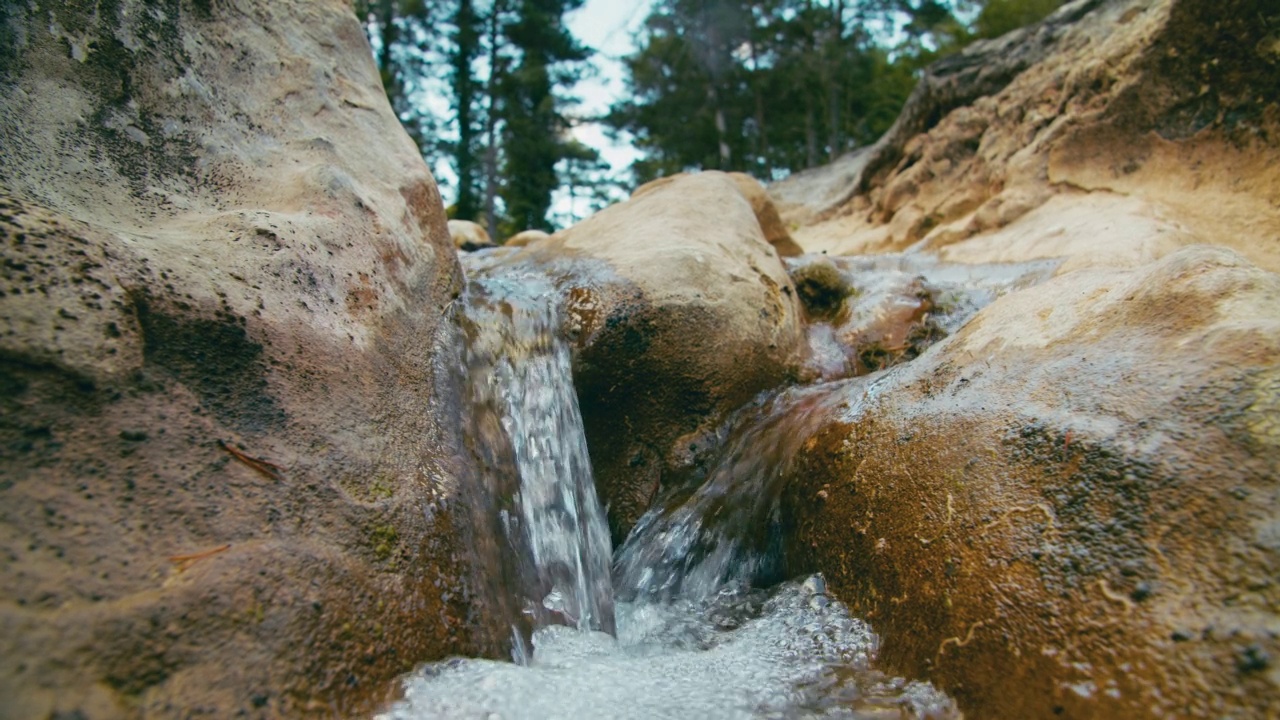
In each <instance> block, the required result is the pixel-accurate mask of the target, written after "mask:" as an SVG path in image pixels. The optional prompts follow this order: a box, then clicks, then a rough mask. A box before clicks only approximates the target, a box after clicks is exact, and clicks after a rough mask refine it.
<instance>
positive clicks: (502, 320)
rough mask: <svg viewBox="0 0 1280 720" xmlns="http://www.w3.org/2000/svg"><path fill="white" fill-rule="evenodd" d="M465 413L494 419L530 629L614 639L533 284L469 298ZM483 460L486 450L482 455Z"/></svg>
mask: <svg viewBox="0 0 1280 720" xmlns="http://www.w3.org/2000/svg"><path fill="white" fill-rule="evenodd" d="M468 299H469V306H468V317H469V321H470V322H469V328H468V330H469V332H468V340H469V342H468V348H467V365H468V371H469V373H470V387H471V395H472V398H471V400H472V407H473V408H474V409H475V411H476V412H477V413H480V414H484V413H491V414H493V416H494V417H496V418H497V420H498V424H499V425H500V427H501V434H502V437H500V438H497V439H495V438H493V437H492V435H493V432H492V431H490V433H489V435H490V437H488V438H485V439H482V442H487V443H489V444H490V445H493V444H500V445H503V446H506V447H508V448H509V452H510V454H511V455H512V456H513V458H514V465H515V470H516V473H517V475H518V484H517V486H516V488H515V490H514V500H515V503H514V506H515V507H514V508H512V509H506V510H504V511H503V513H504V517H503V527H504V529H505V530H506V533H507V536H508V540H509V541H510V542H511V544H512V547H513V549H515V550H516V551H521V550H524V551H527V552H528V553H529V555H530V559H531V561H532V568H531V569H530V570H531V571H530V572H527V573H526V575H527V576H531V577H530V578H529V581H528V582H527V583H526V584H527V585H528V587H525V588H523V590H524V592H525V595H526V596H525V598H523V600H525V601H526V613H527V614H529V615H530V616H531V617H533V618H534V619H535V623H534V625H535V627H541V626H544V625H547V624H551V623H561V624H568V625H571V626H574V627H576V628H578V629H579V630H603V631H605V632H609V633H612V632H614V618H613V591H612V586H611V584H610V580H609V565H610V554H611V552H612V546H611V543H610V540H609V527H608V524H607V522H606V520H605V515H604V510H603V509H602V508H601V506H600V501H599V500H598V499H597V498H596V489H595V481H594V479H593V478H592V475H591V459H590V457H589V456H588V454H587V442H586V436H585V434H584V431H583V428H582V415H581V413H580V412H579V410H578V397H577V395H576V394H575V392H574V389H573V377H572V369H571V366H570V356H569V347H568V345H567V343H566V342H565V341H564V339H563V338H561V337H560V336H559V334H558V333H559V328H560V322H559V309H558V307H557V295H556V293H555V290H554V288H553V287H552V286H551V284H550V283H549V282H548V281H547V279H546V278H544V277H542V276H540V275H538V274H534V273H529V274H519V275H515V276H511V275H506V276H503V275H499V276H497V277H481V278H479V279H477V280H475V281H474V282H473V283H472V287H471V288H470V290H469V298H468ZM490 450H491V451H492V448H490Z"/></svg>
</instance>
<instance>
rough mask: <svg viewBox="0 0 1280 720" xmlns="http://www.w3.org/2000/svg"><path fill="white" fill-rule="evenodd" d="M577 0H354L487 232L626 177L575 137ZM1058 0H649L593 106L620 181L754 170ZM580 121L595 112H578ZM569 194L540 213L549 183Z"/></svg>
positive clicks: (456, 210) (601, 193) (408, 103)
mask: <svg viewBox="0 0 1280 720" xmlns="http://www.w3.org/2000/svg"><path fill="white" fill-rule="evenodd" d="M583 2H584V0H355V9H356V13H357V15H358V16H359V17H361V18H362V19H363V20H364V22H365V27H366V30H367V31H368V34H369V39H370V44H371V46H372V47H373V51H374V56H375V59H376V61H377V63H378V68H379V71H380V72H381V75H382V83H383V87H384V88H385V89H386V91H387V95H388V98H389V99H390V100H391V104H392V107H393V108H394V109H395V111H396V114H397V116H398V117H399V118H400V120H401V122H402V123H403V124H404V126H405V128H406V130H408V132H409V134H410V136H412V137H413V138H414V140H415V141H416V142H417V143H418V146H419V149H420V150H421V152H422V153H423V156H424V157H425V158H426V160H427V162H428V164H429V165H431V166H432V168H433V169H434V170H435V171H436V174H437V177H439V178H441V179H442V180H443V181H445V184H452V185H453V190H454V192H453V193H452V194H453V196H454V197H455V198H456V202H455V204H454V205H453V206H452V207H451V208H450V214H451V216H456V217H461V218H465V219H473V220H477V221H480V222H481V223H482V224H484V225H485V226H486V227H487V228H488V229H489V232H490V233H491V234H492V235H494V236H495V237H499V238H500V237H503V236H507V235H510V234H514V233H515V232H518V231H521V230H525V229H531V228H536V229H543V230H553V229H554V227H555V225H557V224H560V223H571V222H574V221H576V220H578V219H580V218H581V217H582V214H581V213H584V212H591V211H593V210H595V209H598V208H599V207H601V206H602V205H603V204H605V203H607V202H609V201H610V200H611V199H612V196H613V194H614V192H615V190H614V188H617V187H618V186H619V185H620V184H621V183H622V180H621V179H620V178H619V177H618V176H617V174H616V173H614V172H611V169H610V168H609V167H608V165H607V164H606V163H604V162H603V161H602V160H601V158H600V156H599V153H598V152H596V151H595V150H593V149H591V148H588V147H586V146H585V145H583V144H582V143H581V142H579V141H577V140H575V139H574V138H573V132H572V119H571V118H570V117H568V116H567V113H566V107H567V105H568V103H569V99H568V98H567V97H566V94H567V93H568V92H569V91H570V90H571V89H572V88H573V86H574V85H575V84H576V82H577V81H578V80H579V79H580V78H581V77H582V76H583V74H584V73H585V72H588V71H589V69H590V68H589V66H588V65H587V64H586V63H585V62H584V61H585V60H587V59H588V58H589V54H590V53H589V50H588V49H587V48H584V47H583V46H582V45H581V44H580V43H579V42H578V41H577V40H576V39H575V38H574V37H573V36H572V35H571V33H570V32H569V31H568V29H567V28H566V27H565V24H564V16H565V14H566V13H568V12H570V11H572V10H575V9H577V8H579V7H581V6H582V4H583ZM1061 2H1062V0H654V1H653V5H652V8H651V12H650V14H649V16H648V18H647V20H646V22H645V24H644V27H643V30H642V31H641V33H640V35H639V37H638V38H637V42H638V45H639V49H638V50H637V51H636V52H635V53H634V54H633V55H632V56H630V57H628V58H626V59H625V69H626V71H627V75H628V81H629V89H630V93H629V96H628V97H627V98H626V99H624V100H622V101H620V102H618V103H617V104H616V105H614V107H613V108H612V109H611V111H610V112H609V114H608V116H607V117H606V118H602V119H595V120H602V121H603V122H604V123H605V124H606V125H608V126H609V127H610V128H611V129H612V131H613V132H614V133H615V134H616V135H618V136H620V137H627V138H629V139H631V140H632V141H633V142H634V144H635V146H636V148H637V149H638V150H639V151H640V152H641V158H640V159H639V160H638V161H636V162H635V164H634V165H633V167H632V168H630V173H631V178H630V182H631V183H635V184H639V183H643V182H647V181H648V180H651V179H653V178H656V177H660V176H664V175H670V174H673V173H677V172H682V171H686V170H696V169H704V168H705V169H721V170H732V171H743V172H747V173H750V174H752V175H755V176H756V177H758V178H761V179H763V180H771V179H775V178H777V177H781V176H784V175H786V174H788V173H790V172H794V171H796V170H800V169H803V168H807V167H812V166H815V165H818V164H820V163H822V162H827V161H830V160H832V159H835V158H836V157H838V156H839V155H841V154H843V153H845V152H848V151H850V150H852V149H855V148H858V147H862V146H865V145H867V144H869V143H872V142H874V141H875V140H876V139H877V138H878V137H879V136H880V135H881V134H882V133H884V131H885V130H887V129H888V128H889V126H890V125H891V124H892V123H893V121H894V119H895V118H896V117H897V114H898V111H899V110H900V108H901V107H902V104H903V102H904V101H905V100H906V98H907V95H908V94H909V93H910V92H911V89H912V88H913V86H914V85H915V83H916V80H917V78H918V77H919V74H920V72H921V71H922V69H923V68H924V67H925V66H926V65H928V64H929V63H931V62H933V61H934V60H937V59H938V58H940V57H942V56H944V55H946V54H948V53H952V52H956V51H958V50H960V49H961V48H963V47H964V46H965V45H966V44H967V43H969V42H972V41H973V40H976V39H979V38H987V37H994V36H997V35H1000V34H1002V33H1004V32H1007V31H1008V30H1011V29H1013V28H1016V27H1019V26H1021V25H1024V24H1026V23H1029V22H1033V21H1035V20H1038V19H1040V18H1041V17H1043V16H1044V15H1046V14H1047V13H1049V12H1051V11H1052V10H1054V9H1056V8H1057V7H1058V5H1060V4H1061ZM587 120H588V121H590V120H591V119H587ZM557 191H559V192H560V193H561V196H562V197H563V196H564V195H565V194H567V195H568V198H569V201H568V204H569V208H568V211H567V212H565V211H564V209H563V204H562V205H561V206H560V209H559V210H557V211H556V212H555V213H553V212H552V210H551V204H552V197H553V194H554V193H556V192H557Z"/></svg>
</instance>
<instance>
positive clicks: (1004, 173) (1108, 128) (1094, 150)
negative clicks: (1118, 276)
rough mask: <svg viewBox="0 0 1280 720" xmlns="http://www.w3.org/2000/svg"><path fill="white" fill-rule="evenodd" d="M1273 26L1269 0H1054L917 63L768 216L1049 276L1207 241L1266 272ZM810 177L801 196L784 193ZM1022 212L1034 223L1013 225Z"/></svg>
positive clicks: (1279, 185) (1279, 197)
mask: <svg viewBox="0 0 1280 720" xmlns="http://www.w3.org/2000/svg"><path fill="white" fill-rule="evenodd" d="M1277 23H1280V11H1278V10H1277V8H1276V7H1275V4H1274V3H1272V2H1269V1H1268V0H1228V2H1212V1H1211V0H1156V1H1155V2H1147V1H1146V0H1109V1H1108V0H1075V1H1074V2H1071V3H1067V4H1066V5H1064V6H1063V7H1062V8H1061V9H1060V10H1059V11H1058V12H1056V13H1054V14H1053V15H1051V16H1050V17H1049V18H1047V19H1046V20H1045V21H1044V22H1043V23H1041V24H1038V25H1034V26H1031V27H1028V28H1024V29H1022V30H1017V31H1014V32H1012V33H1010V34H1008V35H1006V36H1004V37H1001V38H998V39H996V40H990V41H982V42H978V43H975V44H973V45H971V46H970V47H968V48H966V49H965V50H964V51H963V52H961V53H959V54H957V55H954V56H951V57H949V58H946V59H944V60H942V61H940V62H939V63H937V64H935V65H934V66H932V67H930V68H929V69H928V71H927V72H926V73H925V76H924V78H923V79H922V80H921V82H920V83H919V85H918V86H917V88H916V90H915V91H914V92H913V94H912V96H911V98H910V100H909V101H908V102H907V105H906V107H905V108H904V110H903V113H902V115H901V116H900V117H899V119H898V121H897V123H896V124H895V125H894V127H893V128H892V129H891V130H890V131H889V132H888V133H887V134H886V135H885V137H884V138H882V139H881V140H880V141H879V142H878V143H877V144H876V145H875V146H874V147H873V148H870V149H868V150H866V151H864V152H863V153H861V154H859V155H857V156H854V157H852V158H850V159H848V160H847V161H845V162H844V163H843V168H844V170H842V171H841V173H843V174H840V173H837V172H836V170H835V169H832V170H830V171H822V172H819V173H814V174H810V175H808V176H804V177H801V178H799V179H797V181H795V182H794V183H791V184H788V185H782V186H780V187H779V190H778V195H779V196H780V197H779V205H780V206H781V209H782V211H783V212H782V218H783V220H784V221H786V222H788V223H790V224H792V225H799V226H800V227H798V228H793V230H792V234H793V236H794V237H795V239H796V240H797V242H799V243H800V244H801V245H802V246H803V247H805V248H806V250H808V251H810V252H817V251H827V252H831V253H850V254H853V253H861V252H884V251H898V250H904V249H907V248H911V249H913V250H917V251H933V252H939V253H940V254H942V255H943V256H944V257H947V258H950V259H961V260H964V261H968V262H992V261H996V260H998V259H1002V260H1018V261H1022V260H1030V259H1034V258H1044V257H1067V258H1070V262H1068V263H1067V264H1066V265H1064V267H1063V271H1064V272H1066V271H1069V270H1071V269H1075V268H1078V267H1083V266H1087V265H1117V266H1136V265H1138V264H1141V263H1144V262H1149V261H1151V260H1153V259H1157V258H1159V257H1162V256H1163V255H1165V254H1167V253H1169V252H1172V251H1173V250H1175V249H1177V248H1178V247H1181V246H1184V245H1187V244H1190V243H1216V244H1223V245H1227V246H1229V247H1231V248H1233V249H1235V250H1236V251H1238V252H1240V253H1241V254H1243V255H1245V256H1246V257H1248V258H1249V259H1250V260H1252V261H1253V262H1255V263H1257V264H1258V265H1259V266H1261V267H1263V268H1265V269H1269V270H1273V271H1277V270H1280V244H1277V242H1276V240H1275V239H1276V238H1278V237H1280V142H1277V139H1276V138H1277V137H1280V50H1277V45H1276V41H1275V36H1274V28H1275V27H1276V25H1277ZM1205 28H1212V31H1206V30H1205ZM842 178H843V182H844V185H845V187H846V188H847V190H846V193H845V195H844V196H843V197H841V196H840V195H839V194H838V193H836V192H835V190H834V188H833V187H832V185H833V183H838V182H840V181H841V179H842ZM814 186H816V187H819V188H826V189H827V190H829V191H824V192H818V193H811V196H812V197H814V198H815V199H816V205H815V204H810V203H805V202H803V198H800V197H797V195H796V193H795V192H794V191H793V187H794V188H795V189H800V188H805V187H814ZM1051 201H1052V202H1051ZM1037 208H1039V209H1040V210H1039V214H1038V216H1037V217H1036V219H1035V223H1034V224H1035V227H1036V228H1037V229H1036V230H1033V231H1031V232H1029V231H1028V228H1027V227H1025V225H1024V226H1020V227H1014V224H1016V223H1017V221H1019V219H1020V218H1022V217H1023V216H1028V214H1029V213H1031V212H1032V211H1035V210H1037ZM1090 216H1093V217H1094V220H1093V221H1092V222H1086V221H1084V220H1082V218H1086V217H1090ZM1100 226H1102V227H1100ZM1100 230H1101V232H1100ZM1100 237H1105V238H1107V240H1106V242H1107V243H1108V244H1107V246H1106V247H1105V248H1101V249H1102V252H1099V250H1100V242H1099V238H1100Z"/></svg>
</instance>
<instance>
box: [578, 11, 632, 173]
mask: <svg viewBox="0 0 1280 720" xmlns="http://www.w3.org/2000/svg"><path fill="white" fill-rule="evenodd" d="M651 4H652V2H651V0H587V2H586V3H585V4H584V5H583V6H582V8H581V9H579V10H576V11H574V12H573V13H571V14H570V15H568V16H567V18H566V19H567V20H568V25H569V29H570V30H571V31H572V32H573V35H574V37H576V38H578V39H579V40H581V41H582V43H583V44H585V45H587V46H589V47H591V48H592V49H593V50H595V51H596V55H595V56H594V57H593V58H592V65H594V66H595V67H596V68H597V71H598V76H597V77H595V78H592V79H590V80H584V81H582V82H580V83H578V86H577V87H576V88H575V89H574V93H575V94H576V95H577V96H578V97H580V98H581V99H582V106H581V108H580V110H579V112H581V113H582V114H584V115H590V114H598V113H604V112H606V111H607V110H608V109H609V105H611V104H613V103H614V102H615V101H617V100H618V99H619V98H621V97H622V95H623V93H624V92H625V90H626V87H625V84H624V82H623V76H624V74H625V70H624V68H623V67H622V63H621V62H619V61H620V60H621V58H622V57H624V56H626V55H630V54H631V53H632V52H634V51H635V43H634V39H635V33H636V31H637V30H639V29H640V27H641V26H642V25H643V24H644V20H645V18H646V17H648V16H649V7H650V5H651ZM574 136H575V137H577V138H578V139H579V140H581V141H582V142H584V143H586V144H587V145H590V146H592V147H594V148H596V149H598V150H600V154H601V155H602V156H603V157H604V159H605V160H606V161H608V162H609V164H610V165H612V166H613V167H614V168H615V169H623V168H626V167H627V166H629V165H630V164H631V162H632V161H633V160H635V159H636V157H637V154H636V152H635V151H634V150H632V149H631V147H630V146H629V145H618V144H615V143H612V142H610V141H609V139H608V138H607V137H605V134H604V131H603V129H602V128H600V127H599V126H598V125H582V126H579V127H578V128H576V129H575V130H574Z"/></svg>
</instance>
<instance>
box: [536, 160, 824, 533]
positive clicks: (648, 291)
mask: <svg viewBox="0 0 1280 720" xmlns="http://www.w3.org/2000/svg"><path fill="white" fill-rule="evenodd" d="M513 261H515V262H525V261H533V262H537V263H539V264H542V265H543V266H544V267H547V268H550V269H551V271H552V272H553V273H555V274H556V275H557V277H558V278H559V285H560V287H561V289H562V292H564V294H565V297H566V302H567V309H568V320H567V321H568V323H569V331H570V333H571V334H572V336H573V338H574V340H575V342H576V343H577V346H578V351H577V354H576V356H575V366H574V381H575V384H576V385H577V389H578V395H579V398H580V401H581V406H582V415H583V420H584V421H585V425H586V432H587V441H588V444H589V445H590V448H591V461H592V464H593V466H594V469H595V473H596V484H597V486H598V488H599V491H600V496H601V500H602V502H604V503H605V504H606V505H607V506H608V508H609V520H610V525H611V529H612V531H613V534H614V540H615V542H617V541H620V540H621V538H622V537H623V536H624V535H625V534H626V532H627V531H628V530H629V529H630V528H631V526H632V525H633V524H634V523H635V521H636V520H637V519H638V518H639V516H640V515H641V514H642V513H643V512H644V510H645V509H646V508H647V507H648V506H649V503H650V502H651V501H652V500H653V498H654V496H655V495H656V493H657V492H658V490H659V487H660V486H662V485H664V484H668V485H669V484H671V483H674V482H678V481H679V478H680V477H682V475H683V474H685V473H687V472H689V471H690V468H691V465H692V464H694V462H695V460H694V456H695V455H697V453H698V452H699V451H700V450H705V449H707V448H708V447H709V446H710V445H711V444H712V443H710V442H708V441H704V439H703V438H702V436H703V435H704V434H706V433H708V432H710V431H711V430H712V429H713V428H714V427H715V426H716V425H718V424H719V423H720V422H721V421H722V420H723V419H724V417H725V416H726V415H727V414H728V413H729V412H731V411H732V410H734V409H735V408H737V407H738V406H740V405H742V404H743V403H745V402H746V401H747V400H749V399H751V398H752V397H753V396H754V395H755V394H756V393H759V392H760V391H761V390H764V389H766V388H771V387H774V386H776V385H778V384H779V383H781V382H784V381H785V380H787V379H788V378H793V377H795V375H796V372H797V368H798V363H799V361H800V357H801V353H802V348H803V334H802V330H801V320H800V318H801V312H800V308H799V304H798V301H797V299H796V293H795V289H794V287H793V286H792V284H791V280H790V279H789V278H788V276H787V272H786V269H785V268H784V267H783V266H782V263H781V262H780V261H779V259H778V255H777V253H776V251H775V250H774V249H773V247H772V246H770V245H769V243H768V242H766V241H765V238H764V236H763V234H762V231H761V229H760V224H759V222H758V221H757V219H756V215H755V213H754V212H753V210H752V207H751V205H750V203H748V202H747V200H746V199H745V198H744V197H743V196H742V194H741V193H740V192H739V190H738V186H737V184H736V183H735V181H734V180H733V179H732V178H730V177H729V176H727V175H725V174H724V173H718V172H707V173H701V174H698V175H691V176H682V177H679V178H677V179H675V180H672V181H670V182H667V183H664V184H663V185H661V186H655V187H652V188H649V189H648V190H646V191H645V192H644V193H642V194H640V195H638V196H637V197H635V198H633V199H632V200H630V201H628V202H625V203H622V204H620V205H616V206H614V207H611V208H608V209H607V210H605V211H603V212H601V213H599V214H598V215H595V216H593V217H591V218H589V219H587V220H586V221H584V222H582V223H580V224H578V225H575V226H573V227H572V228H570V229H568V230H566V231H563V232H561V233H557V234H556V235H554V236H552V237H551V238H549V239H545V240H542V241H540V242H538V243H536V244H533V245H530V246H529V247H528V248H527V249H526V250H525V251H524V252H523V254H521V255H517V256H515V258H514V260H513Z"/></svg>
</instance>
